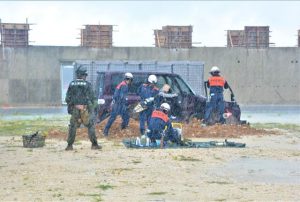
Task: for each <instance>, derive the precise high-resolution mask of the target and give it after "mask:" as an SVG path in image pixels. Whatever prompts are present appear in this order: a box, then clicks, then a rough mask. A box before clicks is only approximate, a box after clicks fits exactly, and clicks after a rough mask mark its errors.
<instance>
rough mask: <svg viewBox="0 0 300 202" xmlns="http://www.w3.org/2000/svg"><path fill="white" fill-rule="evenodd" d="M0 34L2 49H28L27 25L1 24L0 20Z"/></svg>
mask: <svg viewBox="0 0 300 202" xmlns="http://www.w3.org/2000/svg"><path fill="white" fill-rule="evenodd" d="M0 27H1V29H0V34H1V46H2V47H28V46H29V40H28V39H29V35H28V31H29V30H30V29H29V24H28V23H27V20H26V23H25V24H22V23H2V22H1V19H0Z"/></svg>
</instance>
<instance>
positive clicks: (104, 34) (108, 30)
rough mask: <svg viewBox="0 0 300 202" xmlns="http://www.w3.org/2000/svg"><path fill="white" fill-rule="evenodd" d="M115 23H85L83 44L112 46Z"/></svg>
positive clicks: (94, 46) (99, 46) (103, 46)
mask: <svg viewBox="0 0 300 202" xmlns="http://www.w3.org/2000/svg"><path fill="white" fill-rule="evenodd" d="M112 31H113V25H85V28H84V29H81V38H80V39H81V46H83V47H90V48H111V47H112Z"/></svg>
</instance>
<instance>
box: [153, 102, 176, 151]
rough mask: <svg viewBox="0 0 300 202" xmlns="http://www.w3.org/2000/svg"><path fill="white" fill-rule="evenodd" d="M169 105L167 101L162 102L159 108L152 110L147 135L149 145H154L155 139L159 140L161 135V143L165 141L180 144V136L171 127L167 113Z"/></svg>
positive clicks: (169, 108)
mask: <svg viewBox="0 0 300 202" xmlns="http://www.w3.org/2000/svg"><path fill="white" fill-rule="evenodd" d="M170 110H171V107H170V105H169V104H168V103H162V104H161V106H160V108H159V109H156V110H154V111H153V112H152V115H151V119H150V123H149V128H148V131H149V132H148V133H147V136H148V137H149V139H150V144H151V146H155V145H156V140H160V139H161V138H162V136H163V141H164V142H161V144H164V145H166V143H167V141H171V142H174V143H177V144H180V140H181V137H180V135H179V134H178V132H177V130H175V129H174V128H173V127H172V124H171V121H170V120H169V117H168V113H169V112H170Z"/></svg>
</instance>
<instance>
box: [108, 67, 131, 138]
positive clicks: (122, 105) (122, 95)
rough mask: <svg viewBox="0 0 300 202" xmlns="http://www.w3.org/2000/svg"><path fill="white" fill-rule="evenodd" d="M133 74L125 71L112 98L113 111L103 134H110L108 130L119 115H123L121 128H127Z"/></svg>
mask: <svg viewBox="0 0 300 202" xmlns="http://www.w3.org/2000/svg"><path fill="white" fill-rule="evenodd" d="M132 80H133V75H132V74H131V73H129V72H127V73H125V75H124V80H123V81H122V82H121V83H119V84H118V85H117V87H116V89H115V92H114V95H113V100H112V112H111V114H110V117H109V119H108V121H107V124H106V126H105V128H104V132H103V135H104V136H108V131H109V129H110V127H111V125H112V124H113V122H114V121H115V120H116V118H117V116H118V115H121V117H122V125H121V129H125V128H126V127H127V126H128V123H129V112H128V102H127V95H128V85H130V84H131V82H132Z"/></svg>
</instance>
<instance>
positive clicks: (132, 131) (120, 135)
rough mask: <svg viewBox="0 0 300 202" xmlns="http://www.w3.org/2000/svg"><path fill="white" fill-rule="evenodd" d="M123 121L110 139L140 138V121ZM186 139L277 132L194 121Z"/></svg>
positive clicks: (58, 134) (82, 134) (81, 134)
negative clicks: (124, 127) (125, 122)
mask: <svg viewBox="0 0 300 202" xmlns="http://www.w3.org/2000/svg"><path fill="white" fill-rule="evenodd" d="M106 122H107V119H106V120H104V121H102V122H101V123H100V124H97V125H96V135H97V137H98V138H103V129H104V127H105V125H106ZM121 123H122V119H121V118H120V117H118V118H117V119H116V121H115V122H114V123H113V125H112V127H111V128H110V130H109V139H124V138H129V137H138V136H139V135H140V132H139V131H140V130H139V121H136V120H134V119H130V122H129V127H128V128H127V129H125V130H121ZM182 131H183V137H184V138H238V137H241V136H249V135H259V136H263V135H271V134H276V133H275V131H269V130H264V129H256V128H253V127H251V126H250V125H219V124H216V125H213V126H206V127H202V126H201V122H200V121H199V120H197V119H193V120H192V121H191V122H190V123H183V129H182ZM48 138H55V139H64V140H65V139H66V138H67V133H66V132H62V131H59V130H55V129H52V130H50V131H48ZM76 139H88V135H87V129H86V128H85V127H82V128H79V129H77V135H76Z"/></svg>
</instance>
